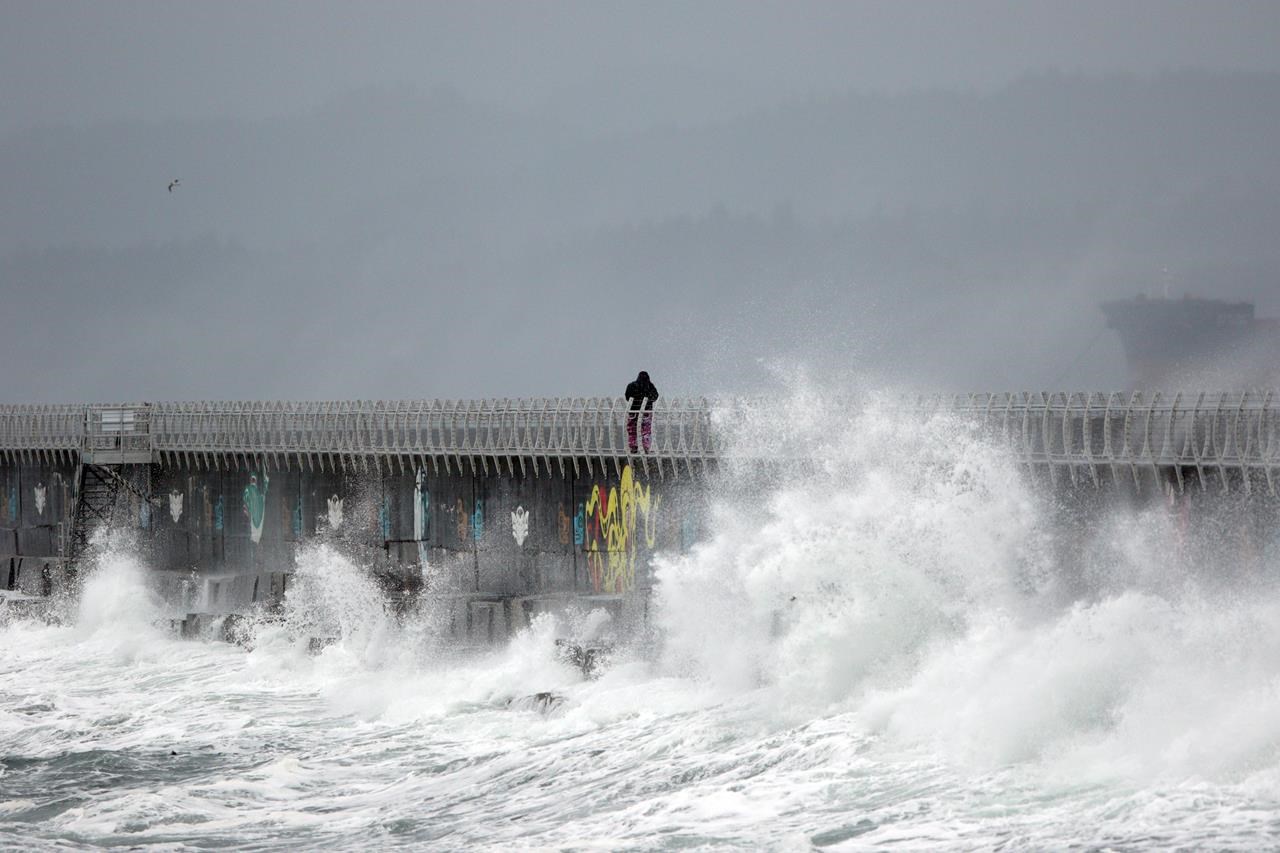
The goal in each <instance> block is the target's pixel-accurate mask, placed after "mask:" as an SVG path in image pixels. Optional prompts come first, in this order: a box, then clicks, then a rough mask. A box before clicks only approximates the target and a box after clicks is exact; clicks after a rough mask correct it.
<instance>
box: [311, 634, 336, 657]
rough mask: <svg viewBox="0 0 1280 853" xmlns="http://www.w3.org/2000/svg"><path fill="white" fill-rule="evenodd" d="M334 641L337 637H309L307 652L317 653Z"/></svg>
mask: <svg viewBox="0 0 1280 853" xmlns="http://www.w3.org/2000/svg"><path fill="white" fill-rule="evenodd" d="M336 642H338V638H337V637H311V638H310V639H308V640H307V654H309V655H312V656H315V655H318V654H320V653H321V652H323V651H324V650H325V649H327V648H329V647H330V646H332V645H333V644H334V643H336Z"/></svg>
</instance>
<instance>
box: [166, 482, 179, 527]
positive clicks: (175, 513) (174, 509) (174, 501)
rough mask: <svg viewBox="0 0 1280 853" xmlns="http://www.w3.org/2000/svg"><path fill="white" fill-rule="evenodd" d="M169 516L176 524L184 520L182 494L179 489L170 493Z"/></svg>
mask: <svg viewBox="0 0 1280 853" xmlns="http://www.w3.org/2000/svg"><path fill="white" fill-rule="evenodd" d="M169 515H170V516H171V517H172V518H173V523H174V524H177V523H178V519H180V518H182V492H180V491H178V490H177V489H174V490H173V491H172V492H170V493H169Z"/></svg>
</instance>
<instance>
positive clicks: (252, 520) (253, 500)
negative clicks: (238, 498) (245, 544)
mask: <svg viewBox="0 0 1280 853" xmlns="http://www.w3.org/2000/svg"><path fill="white" fill-rule="evenodd" d="M270 485H271V478H270V477H268V476H267V473H266V472H265V471H264V472H262V488H261V489H259V488H258V475H257V474H250V475H249V485H247V486H245V487H244V495H243V498H242V500H243V503H244V514H245V515H247V516H249V538H250V539H251V540H253V541H254V542H258V541H259V540H261V539H262V525H263V522H265V521H266V520H267V488H268V487H269V486H270Z"/></svg>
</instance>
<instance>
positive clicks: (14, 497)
mask: <svg viewBox="0 0 1280 853" xmlns="http://www.w3.org/2000/svg"><path fill="white" fill-rule="evenodd" d="M17 520H18V487H17V485H16V484H14V483H10V484H9V523H10V524H12V523H13V522H15V521H17Z"/></svg>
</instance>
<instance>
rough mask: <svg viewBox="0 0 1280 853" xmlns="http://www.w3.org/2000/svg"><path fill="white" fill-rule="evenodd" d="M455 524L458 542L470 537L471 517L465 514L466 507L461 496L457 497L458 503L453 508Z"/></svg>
mask: <svg viewBox="0 0 1280 853" xmlns="http://www.w3.org/2000/svg"><path fill="white" fill-rule="evenodd" d="M453 512H454V515H455V516H457V517H456V518H455V521H456V526H457V529H458V542H459V543H462V542H465V541H466V540H467V539H469V538H470V537H471V519H470V517H469V516H468V515H467V507H466V505H465V504H464V503H463V502H462V498H458V505H457V506H456V507H455V508H454V510H453Z"/></svg>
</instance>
